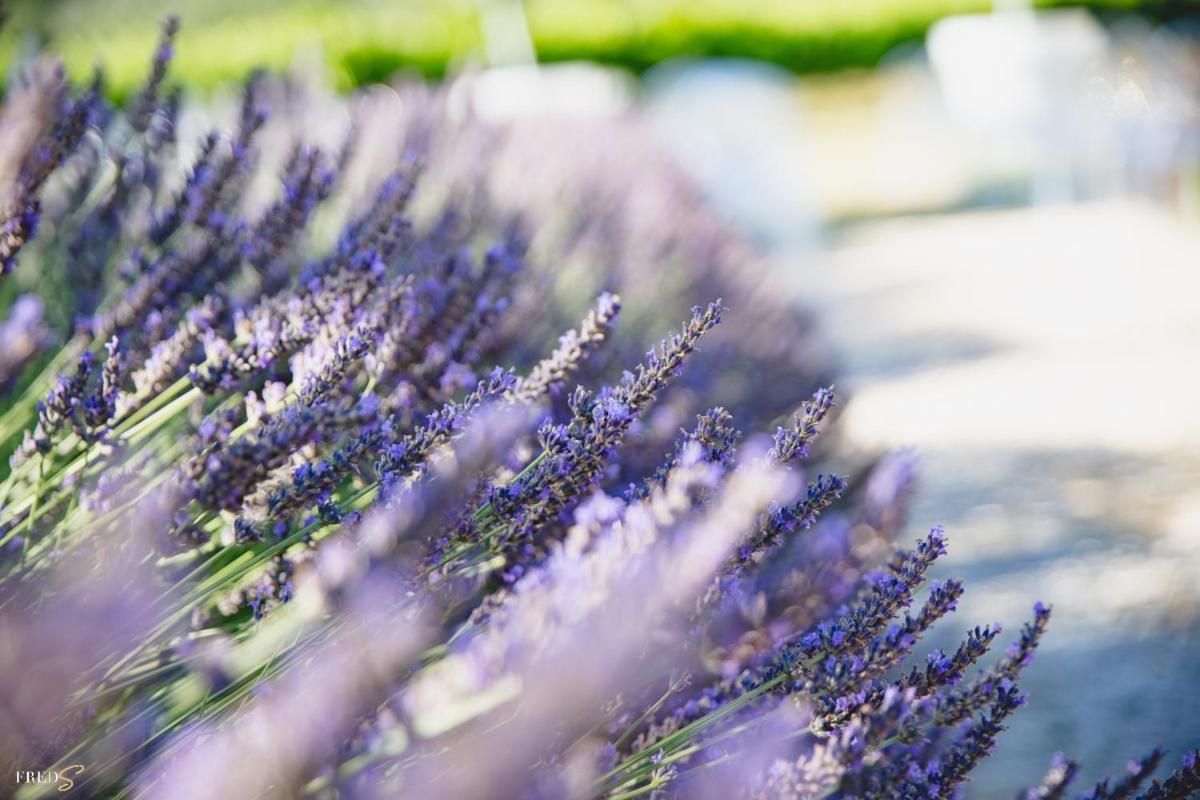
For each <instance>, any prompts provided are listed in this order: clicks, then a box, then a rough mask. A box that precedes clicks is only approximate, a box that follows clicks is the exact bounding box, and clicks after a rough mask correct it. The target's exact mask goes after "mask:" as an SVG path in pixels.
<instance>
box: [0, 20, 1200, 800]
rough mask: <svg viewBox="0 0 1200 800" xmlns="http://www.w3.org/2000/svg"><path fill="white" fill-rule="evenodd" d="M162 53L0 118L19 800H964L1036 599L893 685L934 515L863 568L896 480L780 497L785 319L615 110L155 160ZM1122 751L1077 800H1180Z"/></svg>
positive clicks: (409, 107) (425, 113)
mask: <svg viewBox="0 0 1200 800" xmlns="http://www.w3.org/2000/svg"><path fill="white" fill-rule="evenodd" d="M175 32H176V24H175V23H174V22H173V21H172V22H168V23H167V24H166V26H165V27H164V34H163V41H162V44H161V46H160V47H159V49H158V51H157V52H156V53H155V54H154V55H153V58H152V62H151V67H150V71H149V77H148V78H147V80H146V83H145V86H144V87H143V89H142V91H141V92H140V93H139V94H138V95H137V96H136V97H135V98H134V99H133V100H132V101H131V102H130V104H129V105H128V107H127V108H126V109H125V110H124V111H119V110H116V109H113V108H111V107H109V106H108V105H107V103H106V102H105V100H104V95H103V83H102V79H101V78H100V77H99V76H97V78H96V79H95V80H93V81H92V82H91V83H90V84H89V85H87V86H86V87H83V88H75V87H72V86H71V85H70V84H69V83H68V82H66V81H65V79H64V77H63V75H62V74H61V71H60V70H58V69H57V68H56V67H55V66H54V65H53V63H52V62H50V61H38V62H35V63H33V64H30V65H27V66H26V67H25V68H24V69H23V70H21V71H20V72H19V73H18V75H17V78H16V80H15V83H14V85H12V86H11V87H10V88H9V91H8V94H7V97H6V102H5V107H4V117H3V123H2V127H0V179H2V181H3V183H2V191H3V196H2V204H0V208H3V234H2V235H0V263H2V264H3V270H4V272H5V273H6V277H5V278H4V279H3V280H4V288H3V293H4V297H6V298H7V302H8V309H9V311H8V317H7V319H6V320H5V321H4V322H3V323H2V326H0V329H2V330H3V331H4V334H5V335H4V336H3V338H2V340H0V383H2V384H3V386H4V387H6V389H7V391H8V395H7V396H8V401H7V403H6V406H5V409H4V412H3V415H2V416H0V441H3V442H4V446H5V449H6V451H7V452H9V453H10V456H9V470H8V473H7V475H6V476H5V477H4V479H3V484H2V488H0V502H2V503H3V506H2V509H0V575H2V577H0V643H2V644H0V660H2V662H3V667H4V670H3V674H4V679H3V681H2V683H0V751H2V753H3V760H4V763H5V765H6V768H7V770H8V774H9V775H14V774H16V775H18V783H19V785H16V786H15V787H14V790H15V791H17V792H18V794H19V796H22V797H36V796H41V795H47V794H56V793H58V792H59V791H60V790H61V791H73V792H76V793H78V794H80V795H81V796H87V797H153V798H172V800H175V799H176V798H192V797H195V798H201V797H203V798H208V797H212V798H242V797H244V798H251V797H253V798H261V797H301V796H308V797H317V798H332V797H363V798H369V797H416V798H428V797H438V798H441V797H446V798H470V797H480V798H483V797H531V798H534V797H545V798H559V797H607V798H613V799H614V800H615V799H616V798H633V797H643V796H644V797H697V798H706V797H711V798H726V797H754V798H758V797H764V798H766V797H781V798H784V797H786V798H943V797H954V796H957V795H958V794H959V793H960V792H961V791H962V790H963V787H964V786H965V785H966V784H967V782H968V780H969V778H970V773H971V770H972V769H973V767H974V766H975V765H976V764H978V763H979V761H980V760H981V759H983V758H985V757H986V756H987V754H988V753H989V752H990V751H991V749H992V748H993V746H994V745H995V742H996V739H997V736H998V735H999V734H1000V733H1001V731H1002V730H1003V729H1004V725H1005V721H1006V720H1007V718H1008V716H1009V715H1010V714H1012V713H1013V712H1014V711H1016V710H1017V709H1018V708H1019V707H1020V706H1021V705H1022V704H1023V703H1024V702H1025V698H1024V696H1023V695H1022V694H1021V692H1020V690H1019V688H1018V683H1019V680H1020V677H1021V672H1022V670H1023V669H1024V668H1025V667H1026V666H1027V665H1028V664H1029V663H1030V661H1031V660H1032V658H1033V656H1034V652H1035V650H1036V649H1037V646H1038V643H1039V641H1040V639H1041V637H1042V635H1043V633H1044V631H1045V629H1046V626H1047V623H1048V621H1049V618H1050V609H1048V608H1046V607H1044V606H1042V605H1041V604H1037V605H1035V606H1034V608H1033V615H1032V618H1031V619H1030V620H1029V621H1028V622H1026V623H1025V624H1024V626H1023V627H1022V628H1020V629H1019V630H1018V631H1017V632H1016V634H1015V636H1011V637H1008V638H1009V639H1011V643H1010V644H1009V645H1008V649H1007V650H1006V651H1004V652H1003V654H1001V655H999V656H998V657H997V656H990V655H989V652H990V650H991V648H992V646H993V645H994V644H996V643H997V642H998V641H1000V640H1002V639H1003V638H1004V634H1003V633H1002V631H1001V628H1000V626H999V625H997V624H990V625H984V626H978V627H973V628H970V629H969V630H967V631H966V633H965V636H964V638H963V639H962V642H961V644H960V645H959V646H958V647H957V649H955V650H953V651H952V652H942V651H940V650H934V651H932V652H928V653H926V654H923V655H921V656H919V657H918V656H917V655H915V654H916V653H917V648H918V643H919V640H920V639H921V637H922V636H923V635H924V634H925V633H926V632H927V631H929V630H930V629H931V628H932V627H933V626H934V625H935V624H937V623H938V622H939V621H940V620H941V619H942V618H943V617H946V616H947V615H949V614H950V613H951V612H953V611H954V609H955V605H956V602H957V600H958V598H959V597H960V596H961V595H962V592H963V591H964V588H963V586H962V584H961V583H959V582H957V581H954V580H947V581H943V582H937V581H933V582H930V581H927V580H926V575H927V573H928V571H929V569H930V567H931V566H932V565H933V564H934V563H935V562H936V561H938V560H939V559H941V558H942V557H943V556H944V555H945V553H946V547H947V537H946V535H945V534H944V533H943V531H942V530H941V529H940V528H934V529H932V530H931V531H930V532H929V533H928V534H927V535H925V536H924V537H922V538H920V539H919V540H917V541H916V542H915V543H912V544H910V545H909V546H907V547H902V548H900V549H893V545H892V544H891V540H892V538H893V537H894V535H895V534H896V533H897V531H898V530H899V529H900V528H901V527H902V526H903V524H904V515H905V505H906V500H907V496H908V494H909V492H910V489H911V486H912V483H913V464H912V461H911V458H910V457H908V456H906V455H904V454H897V455H892V456H887V457H885V458H883V459H881V460H880V461H878V462H877V463H876V464H874V465H873V466H872V467H871V468H870V469H869V470H868V472H867V474H866V476H865V477H864V478H863V480H861V481H850V480H848V479H846V478H844V477H842V476H839V475H831V474H824V473H822V474H813V472H814V469H813V467H812V466H811V464H812V463H813V459H814V458H815V456H814V455H812V453H813V450H814V448H815V447H816V446H817V445H818V437H819V434H820V432H821V430H822V428H823V427H825V426H826V425H827V424H828V422H829V419H830V416H831V413H832V411H833V410H834V406H835V395H834V393H833V392H832V390H830V389H828V388H820V387H819V383H818V381H820V380H821V379H822V378H824V377H826V375H825V374H824V373H825V367H824V366H822V365H818V366H815V367H810V366H808V365H809V364H810V363H813V360H814V358H815V357H814V348H813V347H812V346H811V345H810V344H809V336H808V328H807V323H806V322H805V321H804V320H803V319H802V318H799V317H798V316H797V315H796V313H795V312H794V311H793V310H792V309H791V304H790V303H789V302H788V301H787V300H786V298H782V295H780V294H779V293H776V292H774V291H773V290H772V289H771V287H770V285H769V282H768V281H767V280H766V279H765V278H764V277H763V276H764V274H765V273H763V272H762V271H761V266H759V265H757V264H755V262H754V260H753V259H752V258H751V257H750V255H749V254H748V252H747V251H746V248H745V247H744V245H743V244H742V243H741V242H740V241H739V240H738V239H737V237H736V235H735V234H733V233H732V232H730V231H728V230H727V229H725V228H724V227H722V226H721V225H720V224H719V223H718V222H717V221H716V220H715V219H714V218H713V217H712V215H711V214H710V213H709V212H708V211H707V210H706V209H705V208H704V206H703V204H702V203H701V202H700V201H699V199H698V197H697V196H696V195H695V194H694V193H693V192H692V191H691V190H690V189H689V188H688V187H687V186H686V184H685V183H684V182H683V181H682V180H681V179H680V178H679V177H678V175H677V174H676V173H675V172H674V171H673V170H672V169H671V168H670V167H669V165H667V164H666V163H665V162H664V161H663V160H662V159H661V158H658V157H657V156H655V155H654V154H653V152H652V150H651V149H650V148H649V147H648V146H647V145H646V144H645V142H644V139H643V137H641V136H639V135H638V131H637V126H636V123H634V122H629V121H626V122H624V123H621V124H617V125H614V126H613V127H612V129H611V130H606V131H603V132H602V134H601V135H599V136H597V135H596V132H595V131H575V132H572V134H571V136H570V137H569V138H568V141H569V142H571V144H570V145H568V146H566V147H564V146H563V144H562V139H559V140H558V144H556V145H553V146H552V145H550V144H548V143H547V141H546V137H547V135H548V134H547V133H546V132H545V131H541V132H532V131H528V130H524V129H523V128H522V127H520V126H508V127H503V126H495V125H487V124H484V123H482V122H480V121H478V120H472V119H470V118H463V117H461V115H458V114H456V113H455V112H454V110H453V103H452V102H451V101H452V98H451V96H450V94H448V93H446V92H443V91H441V90H436V89H428V88H424V87H407V88H403V89H402V90H401V91H400V93H399V94H397V93H395V92H391V91H389V92H371V91H368V92H366V93H365V94H363V95H362V96H361V97H360V98H358V99H357V100H356V101H355V102H354V103H353V105H352V109H353V112H352V113H351V114H349V115H348V116H349V117H350V119H351V120H352V123H353V124H351V125H350V126H349V133H348V134H347V135H346V136H345V138H344V141H342V142H341V143H338V144H335V145H332V146H330V145H329V144H322V143H321V142H319V141H315V139H318V138H320V137H319V136H315V137H311V138H310V137H306V136H305V133H306V132H309V133H311V132H312V131H311V130H309V128H308V127H306V126H305V125H304V124H303V118H304V115H305V114H306V113H308V114H309V116H310V117H313V116H322V114H321V113H317V114H315V115H314V114H312V113H311V107H310V106H309V104H311V103H316V102H318V101H316V100H314V99H313V98H311V97H305V96H304V95H303V92H300V91H298V90H297V87H295V86H294V85H291V84H289V83H288V82H287V81H282V80H280V79H276V78H272V77H269V76H252V77H251V78H249V79H248V80H247V82H246V84H245V87H244V91H243V96H242V97H241V100H240V104H239V106H238V110H237V112H236V113H235V114H234V115H233V119H232V122H231V124H230V126H229V127H223V126H221V125H217V126H215V127H213V128H211V129H210V130H207V131H204V132H202V133H200V134H199V135H198V140H196V141H186V140H185V138H184V136H183V135H182V133H181V132H182V131H183V130H184V129H185V128H186V125H185V124H184V121H183V113H184V112H183V106H182V104H181V101H180V94H179V93H178V92H177V91H175V90H172V89H171V88H169V83H168V79H167V78H168V65H169V63H170V60H171V54H172V48H173V39H174V36H175ZM321 102H326V103H328V102H331V101H321ZM338 107H339V108H341V106H338ZM343 111H344V108H343ZM318 133H319V132H318ZM584 136H586V137H587V138H586V141H588V142H589V143H593V142H599V141H604V142H607V143H608V144H607V147H609V148H611V149H610V150H607V151H606V150H605V149H604V147H602V146H600V145H597V148H598V149H597V150H592V151H589V153H590V155H589V156H588V158H586V159H585V158H582V157H581V154H580V152H579V149H578V147H577V146H576V145H577V143H578V142H579V141H581V138H580V137H584ZM181 164H183V165H184V166H182V167H181V166H180V165H181ZM618 165H620V169H618V168H617V166H618ZM272 173H274V174H275V175H276V176H278V177H277V178H275V179H272V178H271V175H272ZM563 175H565V176H566V178H563V177H562V176H563ZM631 175H632V176H634V178H633V180H632V182H631V181H630V176H631ZM664 219H665V220H668V221H669V224H668V225H663V224H662V221H663V220H664ZM18 287H20V288H19V289H18ZM697 293H702V294H706V295H707V297H706V298H705V299H704V301H702V302H700V303H699V304H698V305H696V306H695V307H694V308H691V309H690V310H684V309H681V308H680V307H679V305H677V304H681V303H682V304H686V303H688V302H690V301H691V297H692V296H693V295H695V294H697ZM581 294H586V295H588V299H587V301H586V302H583V301H581V298H580V295H581ZM718 297H723V298H724V300H720V299H717V298H718ZM39 298H40V299H39ZM681 298H682V300H681ZM727 306H728V308H727ZM677 312H682V313H679V316H680V317H681V318H682V325H681V327H679V328H678V329H677V330H676V331H675V332H674V333H669V334H668V335H667V338H665V339H663V340H662V341H661V342H660V343H659V344H657V345H654V346H652V347H650V349H649V350H648V351H645V352H643V351H644V350H645V342H646V341H647V335H648V334H647V331H648V330H650V329H651V328H654V327H656V326H657V325H659V324H660V319H661V316H662V315H663V314H667V315H671V314H675V313H677ZM619 317H620V319H621V322H620V325H618V318H619ZM568 318H570V321H569V322H567V321H566V320H567V319H568ZM718 326H720V327H718ZM564 330H565V331H566V332H565V333H563V332H562V331H564ZM722 330H724V335H722V333H721V331H722ZM496 365H499V366H496ZM814 390H815V391H814ZM810 395H811V396H810ZM809 396H810V397H809ZM806 397H808V399H805V398H806ZM780 418H782V424H778V425H777V424H774V423H775V422H776V421H777V420H779V419H780ZM741 428H746V429H748V430H770V429H772V428H773V429H774V433H772V434H769V435H763V434H750V435H746V434H743V432H742V430H741ZM1162 759H1163V754H1162V753H1161V752H1159V751H1157V750H1155V751H1152V752H1151V753H1150V755H1148V756H1147V757H1146V758H1144V759H1143V760H1141V761H1137V762H1134V763H1133V764H1132V765H1131V767H1130V770H1129V772H1128V773H1127V774H1126V775H1124V776H1123V777H1121V778H1115V779H1113V780H1112V781H1110V782H1106V783H1102V784H1100V785H1098V786H1096V787H1094V788H1092V789H1091V790H1090V791H1088V792H1087V793H1086V794H1084V795H1082V796H1083V797H1088V798H1121V797H1134V796H1140V797H1145V798H1184V797H1189V796H1192V795H1193V794H1194V793H1195V792H1196V791H1197V789H1198V788H1200V765H1198V764H1197V762H1196V754H1195V753H1191V754H1188V755H1187V756H1186V757H1185V758H1184V760H1183V762H1182V765H1181V766H1179V767H1178V768H1177V769H1176V770H1175V771H1174V772H1173V773H1172V774H1171V775H1170V777H1167V778H1165V779H1158V780H1152V779H1151V777H1152V774H1153V773H1154V771H1155V770H1156V769H1157V768H1158V767H1159V764H1160V762H1161V761H1162ZM36 770H44V771H51V773H52V775H53V778H52V779H50V780H47V781H41V782H37V781H36V780H33V779H30V778H29V777H28V775H29V771H36ZM1075 772H1076V767H1075V765H1074V764H1073V763H1071V762H1070V761H1067V760H1065V759H1063V758H1062V757H1058V756H1056V757H1055V760H1054V761H1053V762H1052V765H1051V767H1050V770H1049V772H1048V773H1047V774H1046V776H1045V778H1044V779H1043V780H1042V782H1041V784H1040V785H1039V786H1037V787H1035V788H1031V789H1029V790H1028V791H1025V792H1023V793H1022V794H1021V795H1020V796H1021V797H1025V798H1058V797H1065V796H1067V794H1066V793H1067V791H1068V784H1069V782H1070V781H1071V779H1072V777H1073V776H1074V774H1075ZM22 774H24V775H25V776H26V777H25V778H21V777H20V776H21V775H22ZM1032 780H1036V779H1032Z"/></svg>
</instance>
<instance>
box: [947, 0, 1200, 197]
mask: <svg viewBox="0 0 1200 800" xmlns="http://www.w3.org/2000/svg"><path fill="white" fill-rule="evenodd" d="M927 48H928V54H929V62H930V65H931V67H932V69H933V72H934V74H935V75H936V76H937V79H938V82H939V84H940V85H941V88H942V93H943V96H944V98H945V103H946V108H947V110H948V111H949V113H950V115H951V117H952V118H953V119H954V120H955V122H957V123H958V124H959V125H961V126H962V127H963V129H964V131H965V132H966V133H967V134H968V135H969V136H970V137H971V138H972V141H973V143H974V146H973V148H972V149H973V152H974V155H975V157H976V159H977V160H978V162H979V166H980V169H981V170H983V171H984V172H987V173H992V174H1000V175H1003V174H1008V175H1017V176H1023V177H1026V178H1028V180H1029V184H1030V189H1031V197H1032V199H1033V200H1034V202H1043V201H1058V200H1072V199H1083V198H1088V197H1096V196H1111V195H1113V194H1123V193H1127V192H1129V191H1130V190H1139V191H1143V192H1150V193H1153V194H1157V195H1159V196H1160V197H1162V196H1165V195H1169V194H1170V192H1171V191H1172V188H1173V184H1174V177H1175V176H1176V175H1177V174H1178V173H1179V172H1180V171H1182V170H1186V169H1190V168H1191V165H1192V163H1193V162H1194V160H1195V153H1194V150H1195V140H1194V133H1193V128H1194V125H1195V116H1196V101H1195V99H1194V93H1195V89H1196V85H1197V84H1196V82H1195V78H1196V75H1195V69H1194V68H1193V69H1190V70H1189V69H1188V66H1187V64H1188V61H1189V49H1190V48H1189V46H1188V45H1187V44H1186V43H1185V42H1183V41H1182V40H1180V39H1177V38H1175V37H1172V36H1171V35H1170V33H1169V32H1165V31H1159V32H1156V33H1153V34H1152V33H1151V31H1150V30H1148V29H1147V28H1146V27H1145V25H1144V24H1141V25H1125V26H1123V27H1122V26H1118V27H1117V28H1115V29H1114V31H1113V32H1112V33H1110V32H1108V31H1106V30H1105V29H1104V28H1102V27H1101V26H1100V25H1099V23H1098V22H1097V21H1096V20H1095V19H1094V18H1093V17H1092V16H1091V15H1090V14H1088V13H1087V12H1086V11H1082V10H1059V11H1042V12H1033V11H1023V10H1014V11H1005V12H999V13H995V14H978V15H969V16H961V17H951V18H949V19H945V20H942V21H941V22H939V23H937V24H936V25H935V26H934V27H933V28H932V29H931V31H930V33H929V37H928V42H927ZM1190 57H1191V58H1192V59H1194V53H1193V54H1191V55H1190ZM1189 72H1190V73H1192V74H1190V75H1189V74H1188V73H1189ZM1184 87H1189V88H1190V91H1184Z"/></svg>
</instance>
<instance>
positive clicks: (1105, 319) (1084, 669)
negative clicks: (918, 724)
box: [804, 204, 1200, 798]
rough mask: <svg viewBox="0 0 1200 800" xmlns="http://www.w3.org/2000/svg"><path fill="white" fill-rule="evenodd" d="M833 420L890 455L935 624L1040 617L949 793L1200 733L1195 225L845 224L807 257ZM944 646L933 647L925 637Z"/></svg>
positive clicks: (1199, 363) (1107, 211) (1015, 214)
mask: <svg viewBox="0 0 1200 800" xmlns="http://www.w3.org/2000/svg"><path fill="white" fill-rule="evenodd" d="M814 269H815V271H817V272H819V274H820V280H817V281H812V282H811V284H815V285H818V286H820V287H821V289H820V290H819V292H820V296H819V298H818V300H819V305H818V307H819V308H821V309H822V310H823V319H822V324H823V328H824V332H825V333H826V334H827V335H828V337H829V340H830V341H831V342H832V343H833V344H834V347H835V348H837V349H838V350H839V353H840V356H841V363H842V365H843V368H842V370H841V374H842V376H843V384H842V386H843V388H845V389H846V390H847V391H848V393H849V394H850V395H851V397H852V400H851V401H850V403H849V404H848V405H847V408H846V413H845V415H844V417H843V418H842V426H843V428H842V433H843V435H844V436H845V437H846V439H848V440H849V442H850V443H852V444H853V445H856V446H858V447H860V448H863V449H868V450H869V449H876V448H894V447H902V446H912V447H915V448H916V450H917V453H918V455H919V456H920V459H921V463H922V467H923V468H922V487H921V491H920V493H919V496H918V501H917V503H916V507H915V508H914V513H913V517H912V526H913V532H914V534H915V533H916V532H917V530H918V528H919V527H920V526H923V525H925V524H929V523H933V522H940V523H943V524H944V525H945V526H946V528H947V531H948V533H949V534H950V538H951V550H950V557H949V558H948V559H947V566H946V568H945V569H946V571H947V572H949V573H953V574H956V575H961V576H962V577H964V578H965V579H966V581H967V596H966V598H965V599H964V602H963V603H962V607H961V611H960V613H959V615H958V616H960V617H962V619H963V620H964V621H965V620H974V621H988V620H992V619H997V620H1000V621H1002V622H1004V623H1006V625H1007V626H1008V628H1009V630H1010V631H1013V630H1015V629H1016V628H1017V627H1018V625H1019V623H1020V621H1021V620H1022V619H1023V618H1024V617H1025V615H1027V614H1028V606H1029V604H1030V602H1031V600H1032V599H1033V598H1038V599H1042V600H1043V601H1045V602H1047V603H1051V604H1053V605H1054V607H1055V618H1054V620H1053V622H1052V628H1051V635H1048V637H1047V639H1046V642H1045V645H1044V649H1043V651H1042V654H1041V656H1040V657H1039V659H1038V660H1037V661H1036V662H1035V663H1034V664H1033V666H1031V667H1030V669H1029V671H1028V677H1027V679H1026V680H1025V682H1024V683H1025V688H1026V689H1027V691H1028V693H1029V695H1030V698H1031V703H1030V706H1029V707H1028V708H1026V709H1023V710H1022V712H1021V714H1019V715H1017V719H1016V721H1015V722H1014V724H1013V726H1012V730H1011V731H1010V732H1009V733H1007V734H1006V735H1005V736H1004V737H1003V738H1002V739H1001V742H1000V745H999V748H998V751H997V753H996V755H995V756H994V757H993V758H992V759H991V760H990V761H989V762H987V764H986V765H985V767H984V768H982V769H981V770H980V771H979V773H978V774H977V778H976V781H975V783H974V785H973V786H972V788H971V790H970V792H969V796H970V797H980V798H983V797H1011V796H1012V795H1013V793H1014V791H1015V789H1016V787H1018V786H1020V785H1021V784H1022V783H1024V782H1026V781H1028V780H1032V779H1034V778H1035V777H1036V775H1037V773H1038V771H1039V770H1040V769H1042V767H1043V766H1044V763H1043V762H1044V759H1045V758H1046V757H1048V755H1049V754H1050V753H1051V752H1053V751H1055V750H1061V751H1063V752H1065V753H1066V754H1067V755H1069V756H1072V757H1076V758H1079V759H1081V760H1082V761H1083V769H1082V776H1081V777H1082V778H1084V779H1086V780H1091V779H1096V778H1099V777H1101V776H1102V774H1103V770H1105V769H1109V768H1120V767H1121V765H1123V764H1124V763H1125V761H1126V760H1127V759H1128V758H1130V757H1133V756H1135V755H1138V754H1141V753H1143V752H1144V751H1146V750H1148V749H1149V748H1150V747H1151V746H1152V744H1154V743H1157V742H1161V743H1162V744H1164V745H1165V746H1167V747H1169V748H1170V749H1171V751H1172V752H1173V753H1174V754H1176V755H1178V754H1179V753H1180V752H1181V751H1182V750H1183V749H1185V748H1187V747H1196V746H1197V745H1200V635H1198V631H1200V413H1197V412H1198V410H1200V370H1198V367H1200V313H1197V312H1200V231H1197V230H1195V229H1192V228H1190V227H1186V226H1183V225H1181V224H1180V223H1178V222H1176V221H1175V220H1174V219H1173V218H1172V217H1170V216H1169V215H1167V214H1166V213H1165V212H1161V211H1158V210H1156V209H1154V208H1151V207H1147V206H1140V205H1130V204H1102V205H1083V206H1071V207H1067V206H1064V207H1056V208H1048V209H1024V210H1017V211H1001V212H991V213H971V214H959V215H952V216H944V217H930V218H920V219H906V220H893V221H889V222H882V223H871V224H867V225H863V226H859V227H857V228H856V229H854V230H853V231H852V232H850V233H848V234H847V235H845V236H843V237H841V239H840V240H839V241H837V242H836V243H834V244H832V245H831V246H830V248H829V249H828V251H827V252H826V253H825V254H824V255H822V256H821V257H820V258H819V259H818V262H817V264H816V266H815V267H812V266H810V267H806V268H805V270H804V271H805V273H806V274H809V275H811V274H812V271H813V270H814ZM947 644H948V642H947Z"/></svg>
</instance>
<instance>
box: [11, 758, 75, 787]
mask: <svg viewBox="0 0 1200 800" xmlns="http://www.w3.org/2000/svg"><path fill="white" fill-rule="evenodd" d="M86 769H87V768H86V767H84V766H83V764H72V765H70V766H69V767H63V768H62V769H48V770H39V771H37V772H33V771H25V770H22V771H20V772H18V773H17V783H18V784H21V783H53V784H56V786H55V788H56V789H58V791H60V792H69V791H71V789H73V788H75V780H74V779H75V778H76V777H78V776H79V775H82V774H83V772H84V771H85V770H86Z"/></svg>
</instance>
